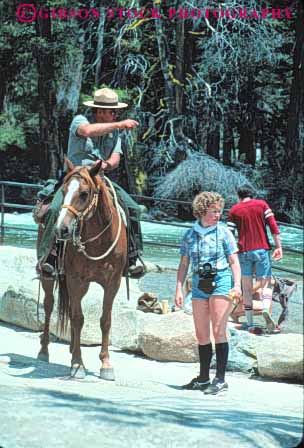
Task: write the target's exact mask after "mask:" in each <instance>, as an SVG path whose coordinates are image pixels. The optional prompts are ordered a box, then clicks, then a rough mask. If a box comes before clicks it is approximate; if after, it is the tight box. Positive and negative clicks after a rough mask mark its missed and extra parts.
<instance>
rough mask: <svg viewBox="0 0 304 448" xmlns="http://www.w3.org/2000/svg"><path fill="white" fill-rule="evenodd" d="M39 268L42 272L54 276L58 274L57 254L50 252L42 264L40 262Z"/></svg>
mask: <svg viewBox="0 0 304 448" xmlns="http://www.w3.org/2000/svg"><path fill="white" fill-rule="evenodd" d="M37 270H38V271H39V272H41V273H42V274H46V275H48V276H54V275H55V274H56V256H55V255H53V254H50V255H49V256H48V257H47V259H46V260H45V261H44V262H43V263H41V265H40V263H38V265H37Z"/></svg>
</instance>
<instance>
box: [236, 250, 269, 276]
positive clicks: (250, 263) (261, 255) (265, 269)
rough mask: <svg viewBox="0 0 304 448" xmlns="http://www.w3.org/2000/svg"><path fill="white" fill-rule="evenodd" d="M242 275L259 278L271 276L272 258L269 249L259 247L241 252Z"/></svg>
mask: <svg viewBox="0 0 304 448" xmlns="http://www.w3.org/2000/svg"><path fill="white" fill-rule="evenodd" d="M238 255H239V261H240V265H241V271H242V275H243V276H244V277H246V276H252V275H254V274H255V275H256V277H257V278H266V277H270V276H271V260H270V253H269V250H266V249H257V250H249V251H248V252H242V253H239V254H238Z"/></svg>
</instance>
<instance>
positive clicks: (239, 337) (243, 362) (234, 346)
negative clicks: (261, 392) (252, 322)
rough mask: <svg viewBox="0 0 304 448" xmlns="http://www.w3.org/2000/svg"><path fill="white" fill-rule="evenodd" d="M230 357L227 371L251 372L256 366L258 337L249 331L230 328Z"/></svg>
mask: <svg viewBox="0 0 304 448" xmlns="http://www.w3.org/2000/svg"><path fill="white" fill-rule="evenodd" d="M229 331H230V340H229V357H228V364H227V370H231V371H237V372H250V371H251V370H252V368H253V367H254V366H255V365H256V346H257V344H258V343H259V340H258V339H257V336H255V335H254V334H251V333H248V332H247V331H238V330H236V329H234V328H229Z"/></svg>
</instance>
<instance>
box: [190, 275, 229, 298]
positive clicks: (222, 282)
mask: <svg viewBox="0 0 304 448" xmlns="http://www.w3.org/2000/svg"><path fill="white" fill-rule="evenodd" d="M215 284H216V287H215V290H214V291H213V292H212V294H207V293H205V292H203V291H201V290H200V289H198V274H193V275H192V300H207V299H209V297H211V296H227V294H228V292H229V291H230V289H231V288H232V277H231V272H230V269H229V268H225V269H218V271H217V274H216V276H215Z"/></svg>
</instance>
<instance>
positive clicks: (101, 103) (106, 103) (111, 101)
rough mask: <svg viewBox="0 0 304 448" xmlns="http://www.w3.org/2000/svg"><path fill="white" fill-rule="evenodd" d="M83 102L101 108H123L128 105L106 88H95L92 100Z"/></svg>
mask: <svg viewBox="0 0 304 448" xmlns="http://www.w3.org/2000/svg"><path fill="white" fill-rule="evenodd" d="M83 104H84V105H85V106H89V107H97V108H101V109H123V108H124V107H128V105H127V104H126V103H120V102H119V101H118V96H117V94H116V93H115V92H114V91H113V90H111V89H108V88H104V89H99V90H96V92H95V93H94V99H93V101H84V103H83Z"/></svg>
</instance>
